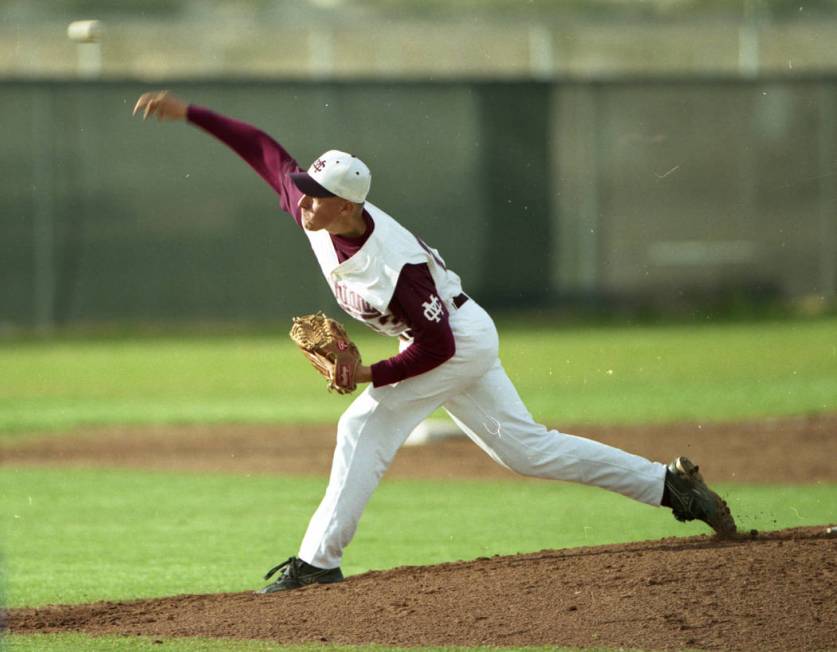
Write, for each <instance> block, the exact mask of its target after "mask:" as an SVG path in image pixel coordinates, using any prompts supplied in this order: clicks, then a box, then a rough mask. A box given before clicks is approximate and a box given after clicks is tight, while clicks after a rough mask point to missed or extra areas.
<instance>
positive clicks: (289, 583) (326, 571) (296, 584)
mask: <svg viewBox="0 0 837 652" xmlns="http://www.w3.org/2000/svg"><path fill="white" fill-rule="evenodd" d="M280 570H281V571H284V572H283V573H282V575H281V577H279V579H277V580H276V581H274V582H273V583H271V584H268V585H267V586H266V587H264V588H262V589H259V590H258V591H256V593H276V592H278V591H290V590H291V589H299V588H301V587H303V586H306V585H308V584H334V583H335V582H340V581H341V580H342V579H343V573H342V572H340V569H339V568H317V567H316V566H312V565H311V564H307V563H305V562H304V561H302V560H301V559H299V558H298V557H289V558H288V559H286V560H285V561H283V562H282V563H281V564H279V565H278V566H274V567H273V568H271V569H270V570H269V571H267V574H266V575H265V576H264V578H265V579H266V580H269V579H270V578H271V577H273V576H274V575H275V574H276V571H280Z"/></svg>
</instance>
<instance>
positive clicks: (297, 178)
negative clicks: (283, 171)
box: [289, 172, 336, 197]
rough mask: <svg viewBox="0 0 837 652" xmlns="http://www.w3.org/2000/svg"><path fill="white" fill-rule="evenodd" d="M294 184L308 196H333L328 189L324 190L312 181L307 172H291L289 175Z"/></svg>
mask: <svg viewBox="0 0 837 652" xmlns="http://www.w3.org/2000/svg"><path fill="white" fill-rule="evenodd" d="M289 176H290V177H291V181H293V182H294V185H295V186H296V187H297V188H299V189H300V190H301V191H302V192H304V193H305V194H306V195H308V196H309V197H335V196H336V195H335V194H334V193H333V192H331V191H330V190H326V189H325V188H323V187H322V186H321V185H320V184H319V183H317V182H316V181H314V179H313V178H312V177H311V175H310V174H308V173H307V172H291V174H290V175H289Z"/></svg>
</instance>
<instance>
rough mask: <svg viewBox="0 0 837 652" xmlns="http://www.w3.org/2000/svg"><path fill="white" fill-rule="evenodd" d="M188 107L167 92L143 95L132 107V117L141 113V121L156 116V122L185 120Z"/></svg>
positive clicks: (153, 92)
mask: <svg viewBox="0 0 837 652" xmlns="http://www.w3.org/2000/svg"><path fill="white" fill-rule="evenodd" d="M188 108H189V105H188V104H187V103H186V102H184V101H183V100H181V99H179V98H177V97H175V96H174V95H172V94H171V93H169V92H168V91H152V92H150V93H143V94H142V95H140V98H139V99H138V100H137V103H136V104H135V105H134V112H133V115H136V114H137V113H139V112H140V111H142V119H143V120H146V119H147V118H148V117H149V116H157V119H158V120H161V121H162V120H185V119H186V111H187V109H188Z"/></svg>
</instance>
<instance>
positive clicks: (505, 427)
mask: <svg viewBox="0 0 837 652" xmlns="http://www.w3.org/2000/svg"><path fill="white" fill-rule="evenodd" d="M366 210H367V211H368V212H369V214H370V215H371V217H372V219H373V220H374V223H375V228H374V230H373V231H372V234H371V236H370V237H369V240H367V242H366V243H365V244H364V246H363V247H362V248H361V249H360V251H358V253H357V254H355V255H354V256H352V258H350V259H349V260H347V261H345V262H344V263H342V264H338V263H337V259H336V257H335V253H334V247H333V246H332V244H331V240H330V238H329V236H328V234H327V233H325V232H323V231H316V232H309V231H306V235H307V236H308V239H309V240H310V242H311V245H312V248H313V249H314V253H315V254H316V256H317V260H318V261H319V263H320V267H321V269H322V271H323V274H324V275H325V278H326V280H327V281H328V283H329V286H330V287H331V288H332V290H333V291H334V294H335V297H336V298H337V300H338V302H339V303H340V304H341V306H347V307H346V308H345V309H346V312H347V313H348V314H350V315H352V316H353V317H356V318H359V319H361V320H362V321H366V320H364V319H363V314H364V313H363V312H359V311H357V310H356V309H353V308H352V307H353V306H357V305H358V304H359V303H360V302H358V301H357V297H360V298H361V299H362V300H363V301H364V302H366V303H367V304H369V305H371V306H372V307H374V308H376V309H377V310H376V311H367V312H366V314H370V313H371V314H372V315H373V316H372V317H371V318H370V319H369V320H368V323H370V325H371V326H372V327H373V328H376V329H377V330H381V329H380V327H379V326H378V325H377V323H376V320H377V314H378V313H384V314H385V313H386V311H387V306H388V304H389V302H390V298H391V297H392V293H393V291H394V289H395V283H396V281H397V279H398V274H399V271H400V270H401V267H402V266H403V265H405V264H408V263H416V262H422V263H426V264H427V265H428V267H429V268H430V270H431V275H432V277H433V280H434V281H435V284H436V288H437V290H438V295H431V296H428V297H427V302H426V304H425V306H426V313H425V318H427V319H433V318H434V315H435V314H436V311H437V310H438V309H439V308H438V307H435V306H436V305H437V302H444V303H445V305H446V306H447V307H448V310H449V314H450V325H451V329H452V331H453V334H454V338H455V341H456V353H455V354H454V356H453V357H452V358H451V359H450V360H448V361H447V362H444V363H442V364H441V365H439V366H438V367H436V368H435V369H432V370H430V371H428V372H426V373H424V374H421V375H419V376H414V377H412V378H407V379H405V380H402V381H400V382H397V383H394V384H391V385H385V386H383V387H372V386H368V387H367V388H366V389H365V390H364V391H363V393H361V395H360V396H358V397H357V398H356V399H355V400H354V402H353V403H352V404H351V406H349V408H348V410H346V412H345V413H344V414H343V416H341V417H340V421H339V423H338V426H337V447H336V450H335V453H334V461H333V463H332V468H331V477H330V479H329V484H328V489H327V490H326V494H325V497H324V498H323V500H322V502H321V503H320V506H319V507H318V509H317V511H316V512H315V514H314V516H313V518H312V519H311V522H310V524H309V526H308V530H307V532H306V533H305V537H304V538H303V541H302V545H301V547H300V550H299V558H300V559H302V560H303V561H305V562H307V563H309V564H312V565H313V566H317V567H319V568H336V567H338V566H339V565H340V562H341V560H342V557H343V550H344V549H345V547H346V546H347V545H348V544H349V542H350V541H351V540H352V537H353V536H354V533H355V530H356V528H357V524H358V521H359V520H360V517H361V514H362V513H363V509H364V508H365V506H366V503H367V501H368V500H369V498H370V497H371V495H372V492H373V491H374V490H375V487H377V486H378V482H379V481H380V479H381V477H382V476H383V474H384V472H385V471H386V469H387V467H388V466H389V464H390V463H391V462H392V459H393V458H394V457H395V453H396V452H397V451H398V449H399V447H400V446H401V445H402V444H403V443H404V441H405V440H406V438H407V436H408V435H409V434H410V433H411V432H412V430H413V429H414V428H415V427H416V426H417V425H418V424H419V423H421V421H422V420H424V419H425V418H426V417H427V416H429V415H430V414H431V413H432V412H433V411H434V410H436V409H437V408H438V407H444V408H445V410H446V411H447V412H448V414H449V415H450V416H451V418H452V419H453V420H454V422H455V423H456V424H457V425H458V426H459V427H460V428H461V429H462V430H463V432H465V434H466V435H468V437H470V438H471V440H473V441H474V443H476V444H477V445H478V446H479V447H480V448H482V449H483V450H484V451H485V452H486V453H488V455H489V456H490V457H491V458H492V459H493V460H494V461H495V462H497V463H499V464H501V465H503V466H505V467H507V468H509V469H511V470H512V471H516V472H518V473H521V474H523V475H531V476H537V477H541V478H550V479H553V480H572V481H575V482H581V483H584V484H589V485H595V486H598V487H602V488H604V489H609V490H611V491H616V492H619V493H621V494H624V495H626V496H629V497H631V498H635V499H636V500H639V501H642V502H645V503H648V504H650V505H659V504H660V500H661V499H662V495H663V483H664V479H665V472H666V467H665V465H663V464H659V463H657V462H651V461H649V460H646V459H645V458H642V457H638V456H636V455H631V454H629V453H625V452H624V451H621V450H619V449H616V448H613V447H610V446H606V445H604V444H601V443H599V442H596V441H592V440H589V439H583V438H581V437H575V436H573V435H567V434H564V433H561V432H558V431H556V430H548V429H547V428H545V427H544V426H542V425H540V424H539V423H537V422H535V420H534V419H533V418H532V415H530V414H529V412H528V410H527V409H526V406H525V405H524V404H523V401H522V400H521V399H520V396H519V395H518V394H517V390H516V389H515V387H514V385H513V384H512V382H511V381H510V380H509V378H508V376H507V375H506V372H505V370H504V369H503V366H502V365H501V364H500V359H499V357H498V337H497V330H496V328H495V327H494V322H493V320H492V319H491V317H490V316H489V315H488V313H487V312H486V311H485V310H483V309H482V307H480V306H479V305H478V304H477V303H476V301H474V300H473V299H471V300H468V301H465V302H464V303H462V304H461V305H460V307H459V308H456V307H455V304H454V297H456V296H458V295H460V294H461V291H462V288H461V284H460V279H459V277H458V276H457V275H456V274H454V273H453V272H451V271H450V270H447V269H446V268H445V267H444V266H443V263H442V261H441V258H440V257H439V256H438V254H435V255H434V253H435V252H434V253H431V252H430V251H428V250H427V249H426V248H425V247H423V246H422V244H421V243H420V241H419V240H418V239H417V238H416V237H415V236H413V235H412V234H411V233H410V232H409V231H407V230H406V229H404V228H403V227H402V226H401V225H399V224H398V223H397V222H396V221H395V220H394V219H393V218H392V217H390V216H389V215H387V214H386V213H384V212H383V211H382V210H380V209H378V208H377V207H375V206H374V205H372V204H370V203H367V204H366ZM338 288H339V289H338ZM390 334H392V335H397V334H398V333H397V332H395V333H390ZM407 345H409V344H407ZM402 346H403V344H402Z"/></svg>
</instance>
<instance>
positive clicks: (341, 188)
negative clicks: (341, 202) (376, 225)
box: [290, 149, 372, 204]
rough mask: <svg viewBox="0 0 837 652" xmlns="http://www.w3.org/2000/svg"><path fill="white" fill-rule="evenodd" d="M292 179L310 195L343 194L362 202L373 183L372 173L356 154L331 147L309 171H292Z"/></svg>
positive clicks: (333, 195) (357, 202)
mask: <svg viewBox="0 0 837 652" xmlns="http://www.w3.org/2000/svg"><path fill="white" fill-rule="evenodd" d="M290 177H291V179H292V180H293V182H294V185H296V187H297V188H299V189H300V190H301V191H302V192H304V193H305V194H306V195H310V196H311V197H342V198H343V199H348V200H349V201H351V202H354V203H355V204H362V203H363V202H364V201H366V195H368V194H369V187H370V186H371V185H372V174H371V173H370V172H369V168H368V167H366V164H365V163H364V162H363V161H361V160H360V159H359V158H357V157H356V156H352V155H351V154H347V153H346V152H341V151H339V150H336V149H331V150H329V151H327V152H326V153H325V154H322V155H321V156H319V157H317V160H316V161H314V162H313V163H312V164H311V167H309V168H308V171H307V172H292V173H291V175H290Z"/></svg>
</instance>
